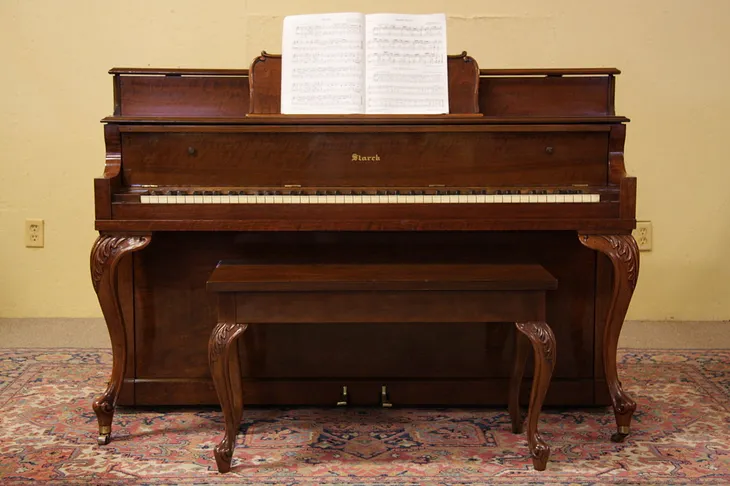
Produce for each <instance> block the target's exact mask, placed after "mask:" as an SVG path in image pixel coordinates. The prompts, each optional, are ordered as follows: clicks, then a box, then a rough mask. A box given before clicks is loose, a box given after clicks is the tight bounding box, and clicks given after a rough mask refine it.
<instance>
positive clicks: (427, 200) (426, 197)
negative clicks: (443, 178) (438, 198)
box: [423, 194, 434, 204]
mask: <svg viewBox="0 0 730 486" xmlns="http://www.w3.org/2000/svg"><path fill="white" fill-rule="evenodd" d="M433 198H434V196H433V194H424V195H423V204H433V203H434V200H433Z"/></svg>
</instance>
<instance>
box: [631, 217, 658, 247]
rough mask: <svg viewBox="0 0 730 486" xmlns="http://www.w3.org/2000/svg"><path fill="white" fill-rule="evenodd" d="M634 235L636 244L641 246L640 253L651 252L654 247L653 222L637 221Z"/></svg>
mask: <svg viewBox="0 0 730 486" xmlns="http://www.w3.org/2000/svg"><path fill="white" fill-rule="evenodd" d="M633 235H634V239H635V240H636V244H637V245H639V251H651V248H652V246H653V245H654V240H653V237H652V236H653V235H652V230H651V221H637V222H636V229H635V230H634V231H633Z"/></svg>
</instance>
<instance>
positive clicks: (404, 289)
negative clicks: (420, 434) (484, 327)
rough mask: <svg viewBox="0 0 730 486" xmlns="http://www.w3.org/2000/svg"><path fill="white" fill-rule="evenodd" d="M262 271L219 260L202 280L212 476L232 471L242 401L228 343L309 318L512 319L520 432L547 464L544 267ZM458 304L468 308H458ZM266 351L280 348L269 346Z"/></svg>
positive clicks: (234, 354)
mask: <svg viewBox="0 0 730 486" xmlns="http://www.w3.org/2000/svg"><path fill="white" fill-rule="evenodd" d="M268 270H269V266H267V265H250V264H246V263H245V262H238V263H235V262H222V263H221V264H219V265H218V266H217V267H216V268H215V269H214V270H213V272H212V274H211V276H210V278H209V280H208V283H207V288H208V290H210V291H213V292H217V293H218V324H217V325H216V327H215V328H214V329H213V332H212V334H211V336H210V340H209V345H208V356H209V363H210V370H211V374H212V376H213V382H214V384H215V388H216V392H217V394H218V397H219V402H220V405H221V408H222V410H223V415H224V419H225V420H224V422H225V433H224V435H223V438H222V439H221V441H220V443H219V444H218V446H216V448H215V451H214V455H215V460H216V464H217V466H218V471H219V472H222V473H225V472H228V471H230V469H231V462H232V459H233V449H234V447H235V442H236V434H237V432H238V426H239V424H240V421H241V413H242V407H243V404H242V397H243V392H242V390H241V389H240V387H241V376H240V375H239V374H238V373H237V371H238V369H239V366H240V361H239V355H238V351H237V350H235V349H234V348H232V345H233V343H234V342H236V339H237V338H238V337H239V336H240V335H241V334H242V333H243V331H244V330H245V329H247V328H248V327H249V326H250V327H254V326H255V325H256V324H258V325H259V326H260V325H261V324H264V323H285V324H295V325H300V326H304V325H305V324H309V323H313V322H314V323H317V322H322V323H332V324H334V325H338V326H349V325H350V324H349V323H367V324H365V325H366V326H376V325H377V323H379V322H383V321H385V322H395V323H398V322H403V321H405V322H408V321H414V322H429V321H432V320H436V321H448V322H462V323H471V322H481V323H498V322H516V328H517V330H518V331H519V332H521V333H523V334H524V335H525V336H527V339H529V341H530V342H531V343H532V345H533V349H534V351H535V353H534V354H535V372H534V374H533V383H532V389H531V392H530V406H529V412H528V425H527V438H528V444H529V447H530V453H531V455H532V458H533V465H534V467H535V469H537V470H539V471H541V470H544V469H545V467H546V465H547V460H548V457H549V454H550V448H549V446H548V445H547V444H546V443H545V442H544V441H543V440H542V438H541V437H540V434H539V432H538V430H537V424H538V419H539V415H540V410H541V408H542V403H543V401H544V398H545V395H546V392H547V389H548V387H549V384H550V378H551V376H552V370H553V367H554V363H555V337H554V335H553V333H552V331H551V330H550V327H549V326H548V325H547V324H546V323H545V321H544V319H545V311H546V305H545V294H546V291H547V290H548V289H555V288H557V281H556V280H555V278H554V277H553V276H552V275H550V273H549V272H548V271H547V270H545V269H544V268H543V267H541V266H539V265H525V264H515V265H505V264H500V265H478V264H477V265H445V264H433V265H431V264H425V265H424V264H422V265H409V264H391V265H383V264H375V265H373V264H359V265H355V264H348V265H332V264H330V265H317V264H315V265H311V264H289V265H274V266H272V267H271V268H270V270H271V271H270V272H269V271H268ZM259 284H260V285H259ZM404 296H407V298H405V299H404V298H403V297H404ZM354 301H357V304H354V303H353V302H354ZM475 304H476V305H475ZM480 304H483V305H480ZM465 308H467V309H472V311H471V312H466V313H465V312H464V309H465ZM282 309H287V310H286V311H283V312H282ZM384 317H385V319H384ZM523 319H524V321H523ZM390 325H397V324H390ZM265 327H268V326H265ZM306 327H309V326H306ZM425 332H426V333H428V329H426V330H425ZM270 352H271V353H272V354H276V353H280V352H281V350H280V349H277V348H273V349H271V350H270ZM525 357H526V353H524V352H522V351H521V350H520V351H518V352H517V353H516V356H515V358H514V359H515V364H514V365H513V368H512V369H513V377H512V379H511V381H510V406H509V408H510V413H511V414H512V417H513V423H512V427H513V430H515V429H518V428H519V423H518V422H519V419H517V418H516V417H515V409H516V408H518V390H519V389H520V382H521V380H522V375H523V374H524V373H523V369H524V364H525ZM234 368H235V370H234ZM384 390H385V388H382V387H381V406H386V405H387V406H388V407H390V406H392V402H390V401H389V400H388V397H387V396H384V394H385V391H384Z"/></svg>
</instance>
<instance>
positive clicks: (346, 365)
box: [134, 232, 596, 405]
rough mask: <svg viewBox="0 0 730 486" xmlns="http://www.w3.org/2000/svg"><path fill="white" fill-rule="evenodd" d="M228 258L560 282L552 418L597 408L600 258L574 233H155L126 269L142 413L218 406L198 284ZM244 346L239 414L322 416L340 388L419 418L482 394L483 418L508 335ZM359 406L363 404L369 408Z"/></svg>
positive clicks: (294, 335) (207, 301)
mask: <svg viewBox="0 0 730 486" xmlns="http://www.w3.org/2000/svg"><path fill="white" fill-rule="evenodd" d="M233 258H237V259H245V260H248V261H264V260H266V259H269V258H276V259H279V260H284V261H287V262H293V261H312V260H320V259H326V260H328V261H340V262H346V261H430V262H465V261H467V262H468V261H485V262H488V261H506V260H513V261H538V262H540V263H542V264H543V265H545V266H546V268H547V269H548V270H549V271H550V272H551V273H553V275H555V276H556V277H557V278H558V280H559V288H558V290H557V291H555V292H554V293H552V295H551V297H550V299H549V302H548V319H549V321H550V323H551V325H552V326H553V329H554V330H555V334H556V336H557V340H558V347H559V354H558V355H559V358H558V360H557V361H558V362H557V368H556V373H555V375H554V379H555V380H556V382H559V383H561V384H560V385H559V386H558V388H559V389H561V390H565V391H564V392H563V396H553V397H552V398H550V397H549V399H550V400H551V402H552V403H554V404H561V403H562V404H575V405H578V404H583V405H590V404H592V400H593V386H592V385H593V380H594V367H593V365H594V361H595V356H594V316H595V314H596V313H595V309H594V299H595V294H594V288H595V277H596V273H595V268H596V264H595V255H594V253H593V252H591V251H590V250H588V249H586V248H584V247H582V245H580V244H579V243H578V240H577V238H576V237H575V234H574V233H572V232H551V233H538V232H535V233H529V232H528V233H491V234H489V233H468V234H465V233H462V234H458V235H456V234H453V233H388V234H368V233H339V234H336V233H320V234H316V233H315V234H246V233H225V232H218V233H202V232H200V233H158V234H156V235H155V238H154V239H153V241H152V243H151V244H150V245H149V247H148V248H146V249H145V251H143V252H140V253H139V254H137V255H135V268H134V304H135V330H136V332H135V346H134V348H135V351H136V352H135V353H134V362H135V369H136V403H137V404H146V405H156V404H205V403H217V402H216V399H215V393H214V390H213V388H212V385H211V382H210V378H209V371H208V363H207V353H206V346H207V340H208V337H209V334H210V331H211V330H212V328H213V326H214V325H215V320H216V312H215V301H214V299H213V296H212V295H211V294H209V293H208V292H207V291H206V290H205V281H206V279H207V277H208V275H209V274H210V272H211V271H212V270H213V268H214V267H215V265H216V263H217V262H218V260H221V259H233ZM242 339H243V346H242V356H241V358H242V363H243V368H244V370H243V372H244V379H245V380H247V381H246V388H247V390H248V392H247V397H248V402H247V403H248V404H252V405H255V404H279V405H283V404H314V403H319V404H323V405H326V404H330V401H331V400H330V397H331V396H333V393H334V394H335V395H336V390H339V389H340V388H341V385H346V384H348V383H350V384H352V385H353V386H354V385H355V384H356V383H362V384H363V385H362V386H365V384H366V383H368V382H369V381H372V380H376V381H378V380H383V381H384V382H388V383H393V385H392V387H395V388H392V390H393V393H395V394H396V395H397V396H399V397H400V398H399V399H400V401H401V403H404V404H405V403H408V404H419V403H420V404H423V405H429V404H434V405H436V404H450V403H453V401H452V398H453V397H452V396H450V395H452V394H454V393H457V392H456V391H455V390H458V393H457V394H458V396H461V397H464V396H469V392H467V391H466V390H465V389H464V387H465V386H471V385H469V383H481V384H482V385H483V389H482V390H478V391H475V392H474V401H473V402H471V403H473V404H483V403H490V402H489V400H494V399H495V398H494V396H492V397H491V398H490V397H485V396H482V395H484V393H482V392H484V391H485V390H492V392H493V391H494V390H495V389H497V388H499V387H500V386H501V385H500V384H501V383H506V378H507V377H508V376H509V371H510V368H511V358H512V350H513V349H512V339H513V326H512V325H509V324H507V323H505V324H497V325H493V324H480V323H474V324H457V325H454V324H397V323H394V324H390V325H382V324H381V325H367V324H352V325H326V324H311V325H310V324H307V325H283V324H279V325H276V324H271V325H264V326H250V328H249V331H247V332H246V333H245V334H244V336H243V338H242ZM528 369H531V365H529V364H528ZM428 380H436V381H438V382H439V383H440V385H439V386H436V387H434V392H433V395H431V396H429V395H428V394H425V395H424V388H423V387H424V383H425V382H427V381H428ZM286 383H296V384H298V385H297V386H291V387H288V385H286ZM527 383H528V384H529V381H528V382H527ZM306 384H309V385H311V386H307V385H306ZM287 387H288V388H287ZM333 387H334V389H333ZM285 388H286V389H285ZM335 389H336V390H335ZM556 389H557V388H556ZM297 390H299V391H297ZM313 390H318V391H316V392H314V391H313ZM312 393H314V394H315V396H312V395H311V394H312ZM490 393H491V392H490ZM505 393H506V388H505ZM566 394H567V395H566ZM425 397H428V398H427V399H426V398H425ZM353 400H358V399H357V398H353ZM359 400H362V401H361V402H358V403H361V404H368V403H370V401H371V400H374V399H373V397H369V396H368V397H367V398H365V397H361V398H360V399H359ZM497 400H501V398H499V396H497ZM492 403H493V402H492ZM355 404H356V403H353V405H355ZM465 404H468V403H465Z"/></svg>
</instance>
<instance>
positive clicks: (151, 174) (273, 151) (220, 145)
mask: <svg viewBox="0 0 730 486" xmlns="http://www.w3.org/2000/svg"><path fill="white" fill-rule="evenodd" d="M217 130H219V131H215V132H211V131H196V129H195V128H178V129H173V128H170V129H169V130H168V131H162V130H160V131H157V130H155V131H153V130H150V131H145V128H144V127H123V128H122V157H123V159H124V164H123V183H124V185H127V186H145V185H164V186H175V185H179V186H222V187H232V186H239V187H240V186H280V187H283V186H285V185H301V186H340V187H366V186H372V187H393V186H409V187H419V186H424V187H428V186H432V185H443V186H447V187H448V186H477V187H485V186H513V185H525V186H526V185H551V184H553V185H558V184H560V185H571V184H591V185H596V186H600V185H606V183H607V179H608V163H607V154H608V137H609V131H608V128H607V127H605V126H596V127H591V126H585V127H579V128H575V127H573V128H572V129H570V130H566V129H564V128H563V129H561V128H559V127H557V128H555V127H543V128H542V129H538V130H537V132H535V131H532V130H535V128H534V127H531V128H530V130H531V131H527V130H525V129H524V128H523V129H520V128H510V127H507V128H504V127H502V128H499V129H495V128H494V127H485V126H459V125H455V126H451V127H444V126H425V127H413V126H412V127H380V128H377V129H372V130H369V131H368V132H357V131H353V130H342V127H340V128H339V129H338V128H333V127H316V126H315V127H297V126H294V127H286V128H281V127H279V128H278V129H276V131H273V130H265V127H263V128H262V127H260V126H259V127H235V128H231V131H232V133H227V132H226V131H223V129H221V128H218V129H217Z"/></svg>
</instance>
